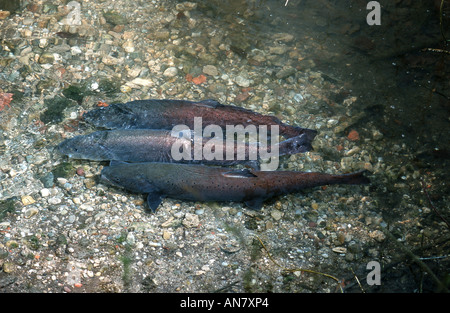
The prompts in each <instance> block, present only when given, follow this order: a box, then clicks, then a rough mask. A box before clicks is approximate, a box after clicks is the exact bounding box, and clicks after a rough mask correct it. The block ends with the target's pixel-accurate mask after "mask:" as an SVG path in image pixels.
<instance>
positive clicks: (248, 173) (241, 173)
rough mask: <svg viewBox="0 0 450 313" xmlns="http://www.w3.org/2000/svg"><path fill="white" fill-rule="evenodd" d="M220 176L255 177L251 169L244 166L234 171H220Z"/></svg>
mask: <svg viewBox="0 0 450 313" xmlns="http://www.w3.org/2000/svg"><path fill="white" fill-rule="evenodd" d="M222 176H225V177H231V178H250V177H256V175H255V174H253V173H252V171H251V170H249V169H247V168H245V169H242V170H236V171H230V172H225V173H222Z"/></svg>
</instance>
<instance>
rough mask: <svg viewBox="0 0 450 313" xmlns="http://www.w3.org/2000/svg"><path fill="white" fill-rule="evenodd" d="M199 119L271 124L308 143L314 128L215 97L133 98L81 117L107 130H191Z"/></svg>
mask: <svg viewBox="0 0 450 313" xmlns="http://www.w3.org/2000/svg"><path fill="white" fill-rule="evenodd" d="M196 117H197V118H199V117H201V118H202V123H203V125H204V126H207V125H218V126H220V127H222V128H225V127H226V125H243V126H244V127H247V126H248V125H255V126H259V125H266V126H267V127H270V126H272V125H278V126H279V133H280V135H282V136H283V137H285V138H291V137H296V136H299V135H301V134H306V135H307V138H308V140H309V142H311V141H312V140H313V139H314V137H315V136H316V133H317V132H316V131H315V130H311V129H307V128H301V127H295V126H290V125H287V124H284V123H282V122H281V121H280V120H279V119H278V118H276V117H275V116H270V115H263V114H260V113H256V112H253V111H251V110H247V109H244V108H241V107H237V106H231V105H224V104H221V103H219V102H217V101H215V100H203V101H198V102H193V101H186V100H156V99H149V100H136V101H131V102H127V103H119V104H110V105H109V106H107V107H100V108H97V109H94V110H91V111H89V112H87V113H85V114H84V119H85V120H86V121H87V122H89V123H91V124H93V125H95V126H97V127H103V128H107V129H139V128H147V129H167V130H170V129H172V128H173V127H174V126H176V125H186V126H188V127H189V128H190V129H194V118H196Z"/></svg>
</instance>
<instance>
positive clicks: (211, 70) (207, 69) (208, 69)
mask: <svg viewBox="0 0 450 313" xmlns="http://www.w3.org/2000/svg"><path fill="white" fill-rule="evenodd" d="M203 73H205V74H207V75H211V76H217V75H219V71H218V70H217V67H215V66H214V65H205V66H204V67H203Z"/></svg>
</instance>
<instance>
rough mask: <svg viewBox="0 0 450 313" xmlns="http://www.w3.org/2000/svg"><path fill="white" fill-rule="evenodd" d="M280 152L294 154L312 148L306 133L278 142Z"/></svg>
mask: <svg viewBox="0 0 450 313" xmlns="http://www.w3.org/2000/svg"><path fill="white" fill-rule="evenodd" d="M280 146H281V148H282V149H281V151H280V152H281V154H296V153H303V152H307V151H311V150H312V146H311V141H310V140H309V137H308V136H307V134H301V135H299V136H296V137H292V138H289V139H286V140H285V141H282V142H280Z"/></svg>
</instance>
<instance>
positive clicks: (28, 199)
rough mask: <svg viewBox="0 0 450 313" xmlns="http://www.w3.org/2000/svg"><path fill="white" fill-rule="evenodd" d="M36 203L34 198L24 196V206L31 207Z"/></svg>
mask: <svg viewBox="0 0 450 313" xmlns="http://www.w3.org/2000/svg"><path fill="white" fill-rule="evenodd" d="M35 202H36V200H34V199H33V197H32V196H22V204H23V205H30V204H33V203H35Z"/></svg>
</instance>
